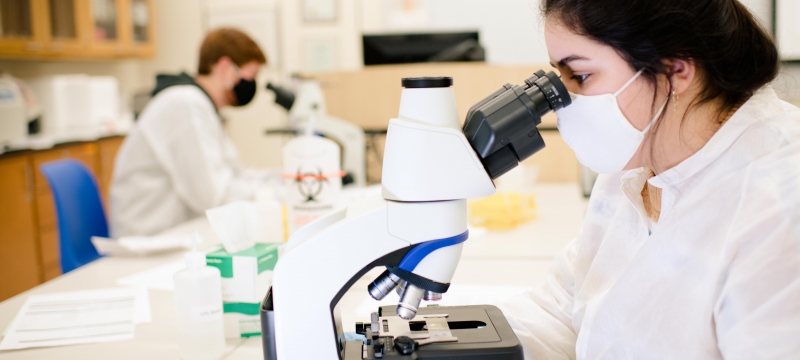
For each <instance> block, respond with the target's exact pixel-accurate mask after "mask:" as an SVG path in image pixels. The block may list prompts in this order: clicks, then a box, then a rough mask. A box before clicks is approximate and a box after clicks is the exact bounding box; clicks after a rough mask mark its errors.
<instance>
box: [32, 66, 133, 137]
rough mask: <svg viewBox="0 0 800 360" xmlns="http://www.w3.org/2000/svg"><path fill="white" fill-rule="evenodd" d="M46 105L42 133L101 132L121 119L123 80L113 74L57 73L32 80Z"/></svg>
mask: <svg viewBox="0 0 800 360" xmlns="http://www.w3.org/2000/svg"><path fill="white" fill-rule="evenodd" d="M31 87H32V88H33V91H34V93H36V96H37V97H38V98H39V101H40V104H41V107H42V129H41V130H42V133H44V134H47V135H62V134H73V133H84V132H92V131H97V130H98V129H101V128H103V127H104V126H108V124H114V123H116V122H117V121H119V120H120V118H121V116H120V94H119V83H118V82H117V79H116V78H114V77H112V76H88V75H84V74H75V75H54V76H47V77H42V78H38V79H34V80H33V81H31Z"/></svg>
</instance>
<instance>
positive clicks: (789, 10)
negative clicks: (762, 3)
mask: <svg viewBox="0 0 800 360" xmlns="http://www.w3.org/2000/svg"><path fill="white" fill-rule="evenodd" d="M773 11H774V22H773V28H774V33H775V41H776V42H777V44H778V50H779V51H780V55H781V60H782V61H800V1H798V0H773Z"/></svg>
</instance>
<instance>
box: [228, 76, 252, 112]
mask: <svg viewBox="0 0 800 360" xmlns="http://www.w3.org/2000/svg"><path fill="white" fill-rule="evenodd" d="M233 95H234V96H235V97H236V106H244V105H247V104H248V103H250V101H251V100H253V97H254V96H256V80H255V79H253V80H245V79H239V82H238V83H237V84H236V85H235V86H234V87H233Z"/></svg>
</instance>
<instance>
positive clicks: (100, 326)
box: [0, 288, 151, 350]
mask: <svg viewBox="0 0 800 360" xmlns="http://www.w3.org/2000/svg"><path fill="white" fill-rule="evenodd" d="M150 321H151V316H150V301H149V298H148V295H147V290H146V289H144V288H109V289H97V290H84V291H70V292H62V293H53V294H44V295H31V296H30V297H28V299H27V300H26V301H25V303H24V304H23V305H22V309H20V311H19V313H18V314H17V317H16V318H15V319H14V320H13V321H12V324H11V325H10V327H9V329H8V332H7V333H6V334H5V336H4V337H3V341H2V342H0V350H12V349H24V348H30V347H45V346H61V345H72V344H86V343H95V342H109V341H119V340H128V339H132V338H133V331H134V325H135V324H136V323H140V322H150Z"/></svg>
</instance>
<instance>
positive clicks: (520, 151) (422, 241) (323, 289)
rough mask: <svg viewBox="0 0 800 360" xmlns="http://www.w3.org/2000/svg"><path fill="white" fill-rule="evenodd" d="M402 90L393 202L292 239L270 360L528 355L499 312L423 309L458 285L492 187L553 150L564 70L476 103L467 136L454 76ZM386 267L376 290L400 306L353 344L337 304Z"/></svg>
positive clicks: (387, 196)
mask: <svg viewBox="0 0 800 360" xmlns="http://www.w3.org/2000/svg"><path fill="white" fill-rule="evenodd" d="M402 85H403V92H402V98H401V101H400V113H399V116H398V118H396V119H391V121H390V122H389V127H388V135H387V140H386V149H385V152H384V160H383V183H382V186H383V191H382V198H375V199H367V200H364V201H362V202H360V203H356V204H354V205H352V206H350V207H349V208H346V209H340V210H338V211H334V212H333V213H331V214H329V215H327V216H324V217H321V218H319V219H317V220H315V221H314V222H311V223H309V224H308V225H306V226H305V227H303V228H300V229H299V230H298V231H297V232H296V233H295V234H294V235H293V236H292V238H291V239H289V243H288V244H287V247H286V252H285V254H284V255H283V257H282V258H281V259H280V261H279V262H278V264H277V266H276V268H275V272H274V274H273V275H274V277H273V285H272V288H271V289H270V291H269V292H268V293H267V295H266V297H265V300H264V303H263V304H262V328H263V342H264V352H265V357H266V358H267V359H272V360H274V359H279V360H289V359H292V360H293V359H326V360H328V359H330V360H335V359H348V360H349V359H376V358H382V359H387V360H389V359H416V358H418V359H453V358H459V359H521V358H522V355H521V347H520V345H519V342H518V340H517V339H516V336H514V335H513V331H511V329H510V326H508V324H507V322H506V320H505V318H504V317H503V316H502V313H501V312H500V311H499V310H498V309H497V308H495V307H490V306H485V307H484V308H480V307H478V306H473V307H469V306H468V307H441V308H437V307H433V308H431V307H428V308H421V307H420V302H421V300H423V299H424V300H437V299H440V298H441V296H442V293H445V292H446V291H447V289H448V287H449V285H450V280H451V279H452V277H453V273H454V272H455V270H456V266H457V265H458V261H459V258H460V256H461V250H462V247H463V244H464V241H466V240H467V238H468V231H467V199H469V198H477V197H483V196H489V195H491V194H493V193H494V191H495V187H494V184H493V182H492V180H493V179H495V178H497V177H499V176H500V175H502V174H504V173H505V172H507V171H508V170H511V169H512V168H513V167H515V166H517V164H518V163H519V161H521V160H523V159H525V158H527V157H529V156H530V155H532V154H533V153H534V152H536V151H538V150H540V149H542V148H543V147H544V142H543V141H542V138H541V136H540V135H539V132H538V130H537V129H536V126H537V125H538V124H539V123H540V122H541V116H543V115H544V114H546V113H548V112H549V111H553V110H557V109H560V108H562V107H564V106H568V105H569V104H570V102H571V100H570V97H569V94H568V93H567V90H566V88H565V87H564V85H563V84H562V83H561V81H560V79H558V77H557V76H556V75H555V74H554V73H552V72H550V73H548V74H545V73H544V72H543V71H539V72H537V73H535V74H534V75H533V76H531V77H530V78H528V79H527V80H526V81H525V85H522V86H512V85H505V86H504V87H503V88H502V89H500V90H498V91H497V92H495V93H494V94H492V95H490V96H489V97H487V98H486V99H484V100H483V101H481V102H479V103H478V104H476V105H475V106H473V107H472V109H470V111H469V113H468V115H467V120H466V122H465V125H464V127H463V129H462V127H461V126H460V124H459V121H458V115H457V112H456V103H455V97H454V93H453V90H452V87H451V86H452V79H451V78H448V77H436V78H406V79H403V80H402ZM376 266H385V267H386V271H385V272H384V273H383V274H381V275H380V276H379V277H378V278H377V279H376V280H375V281H374V282H373V283H372V284H371V285H370V286H369V288H368V292H369V294H370V295H371V296H372V297H373V298H375V299H382V298H383V297H385V296H386V295H387V294H389V293H390V292H391V291H394V290H395V289H397V291H398V293H400V300H399V302H398V304H397V307H396V308H394V307H391V308H390V309H382V311H381V312H382V313H379V314H373V318H372V322H371V323H370V324H368V325H367V326H366V330H365V333H366V335H367V340H366V341H346V340H345V339H344V328H343V326H342V323H341V319H340V317H339V308H338V306H337V304H338V302H339V300H340V299H341V298H342V296H343V295H344V294H345V292H347V291H348V289H350V287H351V286H352V285H353V284H354V283H355V282H356V281H357V280H358V279H359V278H361V277H362V276H363V275H364V274H366V273H367V272H368V271H369V270H371V269H373V268H374V267H376ZM465 311H467V312H465ZM469 311H472V312H469ZM418 314H419V316H417V315H418ZM415 317H417V319H416V320H414V319H415ZM459 317H462V318H463V319H461V320H458V319H459ZM420 319H422V320H420ZM448 324H450V325H448ZM459 324H460V325H459ZM465 324H467V325H465ZM468 324H473V325H474V324H482V325H474V326H473V325H468ZM466 327H470V328H475V329H479V330H481V331H482V332H470V331H467V330H465V329H464V328H466ZM362 330H364V329H362ZM426 330H427V331H426ZM475 334H478V335H475ZM495 338H496V340H493V339H495ZM501 348H502V349H501ZM504 354H507V356H506V355H504Z"/></svg>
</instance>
